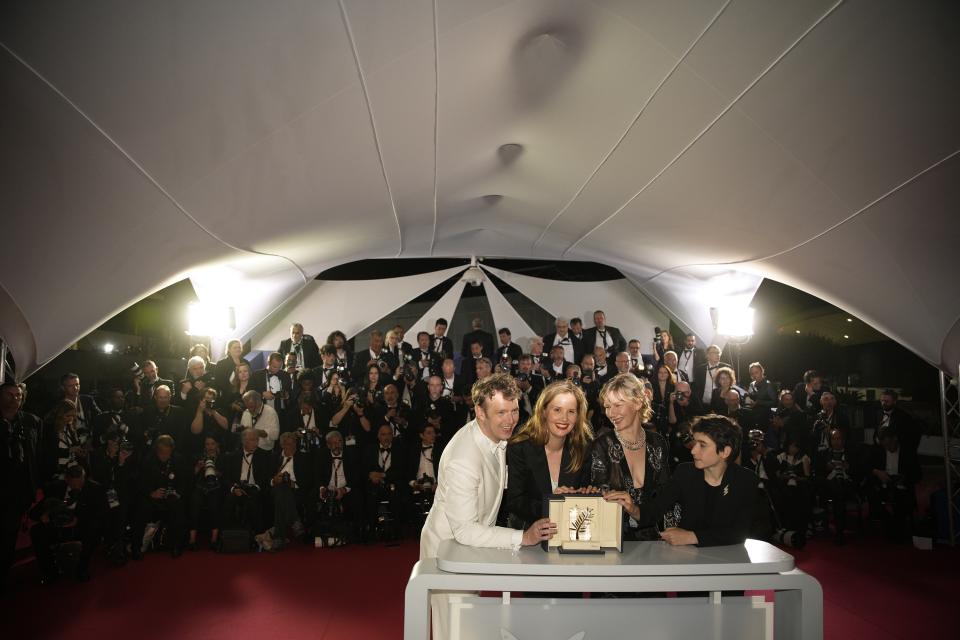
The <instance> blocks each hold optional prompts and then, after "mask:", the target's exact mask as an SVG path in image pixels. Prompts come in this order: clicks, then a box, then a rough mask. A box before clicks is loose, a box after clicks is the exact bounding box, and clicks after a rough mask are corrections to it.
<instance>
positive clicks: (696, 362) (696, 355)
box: [674, 347, 707, 382]
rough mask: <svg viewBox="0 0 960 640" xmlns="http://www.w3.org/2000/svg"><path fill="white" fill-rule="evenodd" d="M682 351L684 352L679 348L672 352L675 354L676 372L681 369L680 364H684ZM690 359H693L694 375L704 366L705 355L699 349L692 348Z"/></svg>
mask: <svg viewBox="0 0 960 640" xmlns="http://www.w3.org/2000/svg"><path fill="white" fill-rule="evenodd" d="M684 351H685V350H684V349H680V348H677V349H674V352H675V353H676V354H677V369H678V370H679V369H680V368H681V366H682V364H683V363H685V362H686V359H685V358H684ZM692 359H693V371H694V373H696V371H697V370H698V369H699V368H700V367H701V366H702V365H704V364H706V362H707V353H706V352H705V351H704V350H703V349H701V348H700V347H694V348H693V356H692ZM684 382H690V381H689V380H685V381H684Z"/></svg>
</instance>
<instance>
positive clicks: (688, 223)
mask: <svg viewBox="0 0 960 640" xmlns="http://www.w3.org/2000/svg"><path fill="white" fill-rule="evenodd" d="M958 71H960V5H958V4H957V3H954V2H948V1H943V2H934V1H926V0H925V1H922V2H910V3H906V2H898V1H895V0H889V1H867V0H861V1H846V2H844V1H842V0H841V1H839V2H838V1H837V0H829V1H819V0H809V1H805V2H769V1H768V0H696V1H686V2H677V1H673V0H670V1H668V0H660V1H652V0H651V1H633V0H593V1H590V2H588V1H574V0H529V1H512V2H511V1H505V0H436V1H434V0H405V1H404V2H395V1H393V0H341V1H340V2H333V1H303V2H294V1H290V2H283V3H266V2H254V1H240V2H238V1H234V0H231V1H226V0H224V1H215V0H208V1H206V2H203V3H196V2H190V1H186V0H182V1H171V2H163V3H157V2H145V1H135V2H130V1H127V0H115V1H90V2H83V3H67V2H44V3H40V2H33V1H29V0H24V1H20V2H15V1H10V2H5V3H3V6H2V8H0V81H2V82H0V87H2V95H0V206H2V210H3V221H4V240H5V242H4V250H3V251H2V252H0V272H2V276H0V304H2V305H3V307H2V308H3V312H2V317H0V334H2V337H3V338H4V339H5V340H6V341H7V342H8V344H9V345H10V347H11V348H12V350H13V352H14V356H15V358H16V360H17V363H18V368H19V369H20V371H19V373H20V374H23V373H27V372H29V371H31V370H33V369H35V368H36V367H37V366H39V365H40V364H42V363H44V362H46V361H47V360H49V359H50V358H52V357H54V356H55V355H56V354H57V353H59V352H60V351H61V350H62V349H64V348H65V347H66V346H68V345H69V344H71V343H72V342H73V341H75V340H76V339H77V338H78V337H79V336H82V335H84V334H85V333H86V332H88V331H89V330H90V329H92V328H94V327H96V326H97V325H99V324H100V323H101V322H102V321H103V320H104V319H106V318H109V317H110V316H112V315H113V314H115V313H117V312H118V311H119V310H121V309H123V308H125V307H126V306H128V305H129V304H131V303H133V302H135V301H136V300H138V299H140V298H142V297H143V296H145V295H147V294H149V293H151V292H152V291H155V290H157V289H159V288H161V287H163V286H165V285H167V284H169V283H171V282H173V281H176V280H178V279H181V278H183V277H190V278H191V279H192V280H193V282H194V284H195V286H196V288H197V290H198V292H200V294H201V296H202V297H205V298H209V299H216V298H218V297H220V298H223V299H229V300H230V301H231V303H232V304H234V305H236V306H237V318H238V322H239V324H240V327H238V331H239V332H241V333H246V334H249V332H250V331H251V330H252V328H253V327H254V326H256V325H257V324H258V323H259V322H261V321H262V320H263V318H264V317H265V316H266V315H267V314H268V313H269V312H270V311H271V310H272V309H275V308H277V307H278V306H279V305H280V304H282V303H283V302H284V301H285V300H288V299H290V298H291V297H292V296H294V295H295V294H296V293H297V292H298V291H299V290H301V289H302V288H303V287H304V285H305V284H306V283H307V282H308V281H309V280H310V279H311V278H313V277H314V276H315V275H316V274H318V273H320V272H321V271H322V270H324V269H326V268H328V267H331V266H334V265H337V264H341V263H344V262H348V261H352V260H357V259H361V258H371V257H394V256H399V257H422V256H469V255H487V256H506V257H517V258H527V257H532V258H540V259H576V260H594V261H599V262H603V263H606V264H609V265H612V266H615V267H617V268H618V269H620V270H621V271H622V272H623V273H624V274H625V275H626V276H627V277H628V278H629V279H630V280H631V281H632V282H633V283H634V284H636V285H637V287H638V288H640V289H641V290H642V291H643V292H644V293H645V294H646V295H647V296H648V297H649V298H650V299H651V300H653V301H655V302H656V303H657V304H658V305H660V306H661V307H662V308H663V309H664V310H665V311H667V312H668V313H670V314H671V315H673V316H674V317H676V318H677V319H678V320H680V321H681V322H682V323H684V324H686V325H687V326H689V327H691V328H693V329H694V330H696V331H698V332H699V333H700V334H701V335H702V336H707V335H709V334H710V333H711V330H710V319H709V313H708V304H707V303H710V304H713V303H714V301H717V300H720V301H722V300H731V299H749V297H750V296H752V294H753V292H754V291H755V289H756V286H757V284H758V283H759V280H760V279H761V278H762V277H771V278H774V279H776V280H779V281H782V282H785V283H787V284H790V285H793V286H797V287H799V288H801V289H804V290H806V291H808V292H810V293H813V294H815V295H817V296H820V297H821V298H823V299H825V300H827V301H829V302H831V303H833V304H836V305H837V306H840V307H842V308H843V309H845V310H847V311H849V312H851V313H854V314H856V315H858V316H859V317H861V318H862V319H864V320H865V321H867V322H869V323H870V324H872V325H873V326H875V327H876V328H878V329H880V330H881V331H883V332H885V333H887V334H888V335H890V336H891V337H893V338H895V339H897V340H898V341H900V342H902V343H903V344H905V345H906V346H908V347H909V348H911V349H912V350H914V351H915V352H916V353H918V354H919V355H920V356H922V357H924V358H925V359H927V360H928V361H929V362H931V363H934V364H939V365H941V366H949V367H951V368H952V367H954V366H955V365H956V362H957V359H958V357H960V328H958V326H960V325H958V317H960V287H958V286H957V285H956V283H955V280H956V273H957V258H956V250H957V246H958V241H960V219H958V216H957V212H958V211H960V155H958V152H960V117H958V115H957V114H960V83H958V82H957V77H958V75H960V74H958ZM508 143H515V144H519V145H522V148H519V149H517V148H516V147H506V148H502V149H501V145H504V144H508Z"/></svg>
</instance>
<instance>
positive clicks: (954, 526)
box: [940, 367, 960, 546]
mask: <svg viewBox="0 0 960 640" xmlns="http://www.w3.org/2000/svg"><path fill="white" fill-rule="evenodd" d="M958 381H960V367H958V371H957V376H956V377H955V378H953V379H952V380H951V378H950V376H948V375H947V374H946V373H944V372H943V371H942V370H941V371H940V425H941V429H942V432H943V465H944V471H945V475H946V481H947V486H946V489H947V523H948V527H949V535H950V539H949V540H948V542H949V543H950V546H954V545H956V543H957V534H958V533H960V532H958V528H960V508H958V506H957V502H958V499H960V389H958V386H957V383H958Z"/></svg>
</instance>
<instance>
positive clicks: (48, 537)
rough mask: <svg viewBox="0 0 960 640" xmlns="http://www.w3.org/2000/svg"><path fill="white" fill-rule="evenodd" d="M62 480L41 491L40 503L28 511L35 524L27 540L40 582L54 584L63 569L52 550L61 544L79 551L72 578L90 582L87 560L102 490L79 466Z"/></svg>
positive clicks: (97, 526)
mask: <svg viewBox="0 0 960 640" xmlns="http://www.w3.org/2000/svg"><path fill="white" fill-rule="evenodd" d="M64 475H65V481H64V482H61V483H57V484H56V485H55V486H52V487H50V488H49V489H48V490H46V491H45V492H44V496H45V497H44V500H43V502H40V503H37V505H36V506H34V508H33V509H32V510H31V511H30V517H31V519H32V520H34V521H36V524H34V525H33V526H32V527H31V528H30V541H31V542H32V544H33V552H34V553H35V554H36V556H37V564H38V565H39V566H40V575H41V582H42V583H43V584H50V583H51V582H53V581H55V580H56V579H57V578H58V577H59V576H60V575H61V572H62V571H63V570H64V569H65V567H60V566H58V564H57V552H56V549H55V548H54V547H56V546H58V545H61V544H63V543H69V542H79V543H80V552H79V554H78V557H77V566H76V569H75V576H76V579H77V580H78V581H80V582H85V581H86V580H89V579H90V559H91V558H92V557H93V553H94V551H96V548H97V544H99V542H100V527H101V524H102V522H103V515H104V510H105V509H106V506H107V499H106V496H105V493H104V489H103V487H102V486H101V485H99V484H98V483H97V482H96V481H94V480H88V479H87V474H86V471H85V470H84V469H83V467H81V466H80V465H73V466H71V467H70V468H68V469H67V470H66V472H65V474H64Z"/></svg>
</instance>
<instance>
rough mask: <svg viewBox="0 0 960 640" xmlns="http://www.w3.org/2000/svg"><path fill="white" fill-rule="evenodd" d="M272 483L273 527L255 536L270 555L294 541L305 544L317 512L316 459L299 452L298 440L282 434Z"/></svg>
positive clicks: (285, 433) (287, 434) (292, 435)
mask: <svg viewBox="0 0 960 640" xmlns="http://www.w3.org/2000/svg"><path fill="white" fill-rule="evenodd" d="M275 467H276V470H275V471H274V474H273V477H272V478H271V479H270V497H271V502H272V503H273V527H271V528H270V529H267V531H265V532H264V533H262V534H258V535H257V536H255V539H256V541H257V542H258V543H259V544H260V545H261V546H262V547H263V548H264V549H265V550H267V551H279V550H280V549H282V548H284V547H285V546H287V545H289V544H290V541H291V539H295V540H302V539H303V538H304V536H305V535H306V532H307V531H308V530H309V527H310V524H311V522H312V516H313V514H314V513H315V512H316V501H315V497H316V495H317V489H316V483H315V477H314V468H313V458H312V456H310V455H309V454H306V453H302V452H299V451H297V436H296V435H294V434H293V433H290V432H289V431H287V432H284V433H282V434H280V456H279V458H278V459H277V462H276V463H275Z"/></svg>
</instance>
